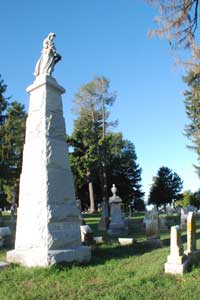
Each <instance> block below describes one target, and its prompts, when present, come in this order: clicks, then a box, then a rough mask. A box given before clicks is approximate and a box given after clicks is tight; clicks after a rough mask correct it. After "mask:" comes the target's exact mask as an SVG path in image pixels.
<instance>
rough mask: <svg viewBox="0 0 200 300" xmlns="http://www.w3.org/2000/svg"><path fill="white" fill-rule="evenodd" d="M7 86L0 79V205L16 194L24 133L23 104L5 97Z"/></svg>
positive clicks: (24, 115) (24, 116) (10, 199)
mask: <svg viewBox="0 0 200 300" xmlns="http://www.w3.org/2000/svg"><path fill="white" fill-rule="evenodd" d="M6 88H7V86H6V85H5V84H4V82H3V80H2V79H1V80H0V192H1V193H0V200H1V203H0V205H1V206H2V205H3V202H2V201H4V203H5V200H7V201H10V202H11V201H12V200H13V194H14V193H15V194H16V195H18V186H19V176H20V172H21V163H22V148H23V144H24V134H25V118H26V113H25V111H24V106H23V105H21V104H20V103H18V102H16V101H14V102H11V103H9V102H8V100H9V99H8V98H6V97H5V92H6Z"/></svg>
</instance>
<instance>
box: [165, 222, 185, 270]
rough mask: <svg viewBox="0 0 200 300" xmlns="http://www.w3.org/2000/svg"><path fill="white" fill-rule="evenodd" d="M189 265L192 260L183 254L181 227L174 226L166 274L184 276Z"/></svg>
mask: <svg viewBox="0 0 200 300" xmlns="http://www.w3.org/2000/svg"><path fill="white" fill-rule="evenodd" d="M189 264H190V260H189V259H188V258H187V256H186V255H184V253H183V244H182V240H181V231H180V227H179V226H172V227H171V237H170V255H169V256H168V258H167V262H166V263H165V273H169V274H179V275H183V273H184V272H185V271H186V270H187V269H188V266H189Z"/></svg>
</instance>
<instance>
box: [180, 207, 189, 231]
mask: <svg viewBox="0 0 200 300" xmlns="http://www.w3.org/2000/svg"><path fill="white" fill-rule="evenodd" d="M187 215H188V211H187V209H186V208H181V224H180V227H181V229H186V227H187Z"/></svg>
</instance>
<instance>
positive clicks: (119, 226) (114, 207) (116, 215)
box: [108, 184, 128, 236]
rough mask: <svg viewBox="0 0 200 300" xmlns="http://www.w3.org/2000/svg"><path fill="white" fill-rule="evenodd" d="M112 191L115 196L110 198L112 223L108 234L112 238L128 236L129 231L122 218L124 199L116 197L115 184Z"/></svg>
mask: <svg viewBox="0 0 200 300" xmlns="http://www.w3.org/2000/svg"><path fill="white" fill-rule="evenodd" d="M111 191H112V193H113V196H112V197H110V198H109V204H110V214H111V222H110V224H109V229H108V234H109V235H112V236H120V235H126V234H127V233H128V231H127V228H126V226H125V224H124V220H123V218H122V212H121V203H122V199H121V198H120V197H119V196H117V195H116V192H117V188H116V187H115V184H113V186H112V188H111Z"/></svg>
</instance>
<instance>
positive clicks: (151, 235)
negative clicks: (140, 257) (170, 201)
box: [144, 209, 160, 240]
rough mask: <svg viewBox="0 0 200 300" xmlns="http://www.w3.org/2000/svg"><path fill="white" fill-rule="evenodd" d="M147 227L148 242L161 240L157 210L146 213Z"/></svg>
mask: <svg viewBox="0 0 200 300" xmlns="http://www.w3.org/2000/svg"><path fill="white" fill-rule="evenodd" d="M144 223H145V227H146V237H147V240H160V228H159V217H158V212H157V210H155V209H154V210H152V211H148V212H146V215H145V221H144Z"/></svg>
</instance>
